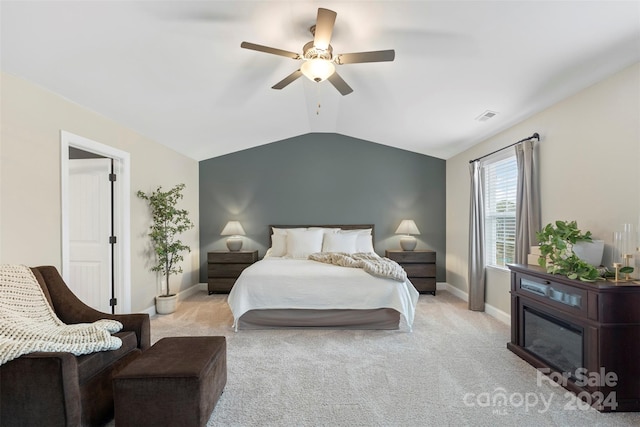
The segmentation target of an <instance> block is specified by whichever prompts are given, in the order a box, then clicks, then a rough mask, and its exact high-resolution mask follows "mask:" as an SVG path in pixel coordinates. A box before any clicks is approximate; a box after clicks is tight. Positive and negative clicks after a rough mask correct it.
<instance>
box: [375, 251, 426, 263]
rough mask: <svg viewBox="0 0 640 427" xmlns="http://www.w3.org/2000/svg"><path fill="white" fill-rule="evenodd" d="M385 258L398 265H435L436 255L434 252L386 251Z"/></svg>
mask: <svg viewBox="0 0 640 427" xmlns="http://www.w3.org/2000/svg"><path fill="white" fill-rule="evenodd" d="M385 256H386V257H387V258H389V259H392V260H394V261H395V262H397V263H398V264H411V263H432V262H433V263H435V262H436V253H435V252H434V251H391V250H387V251H386V254H385Z"/></svg>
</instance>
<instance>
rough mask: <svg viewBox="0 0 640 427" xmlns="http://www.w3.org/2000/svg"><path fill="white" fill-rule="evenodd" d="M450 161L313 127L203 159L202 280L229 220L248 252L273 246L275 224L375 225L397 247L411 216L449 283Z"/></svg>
mask: <svg viewBox="0 0 640 427" xmlns="http://www.w3.org/2000/svg"><path fill="white" fill-rule="evenodd" d="M445 168H446V162H445V160H442V159H438V158H435V157H430V156H425V155H422V154H417V153H413V152H410V151H405V150H400V149H397V148H392V147H389V146H386V145H381V144H377V143H373V142H369V141H364V140H361V139H356V138H351V137H348V136H344V135H338V134H330V133H312V134H307V135H302V136H298V137H294V138H290V139H285V140H282V141H277V142H273V143H271V144H266V145H262V146H259V147H255V148H251V149H248V150H244V151H240V152H236V153H232V154H228V155H225V156H220V157H214V158H211V159H208V160H203V161H201V162H200V263H201V264H200V265H201V268H200V281H201V282H206V281H207V265H206V259H207V252H208V251H211V250H226V249H227V248H226V245H225V240H226V236H221V235H220V232H221V231H222V228H223V227H224V226H225V224H226V223H227V221H229V220H238V221H240V223H241V224H242V226H243V227H244V230H245V232H246V233H247V235H246V236H244V237H243V240H244V244H243V247H242V249H243V250H253V249H257V250H258V255H259V256H260V257H263V256H264V254H265V252H266V250H267V249H268V248H269V246H270V240H269V225H270V224H288V225H293V224H319V225H320V224H375V239H374V246H375V249H376V252H377V253H378V254H380V255H384V251H385V249H399V248H400V243H399V241H400V236H398V235H396V234H394V232H395V230H396V228H397V227H398V225H399V224H400V221H401V220H402V219H405V218H408V219H413V220H414V221H415V222H416V225H417V226H418V229H419V230H420V232H421V234H420V235H419V236H416V238H417V239H418V247H417V249H432V250H435V251H436V252H437V280H438V281H439V282H443V281H445V249H446V248H445V229H446V227H445V226H446V223H445V221H446V212H445V207H446V206H445V197H446V182H445V178H446V170H445Z"/></svg>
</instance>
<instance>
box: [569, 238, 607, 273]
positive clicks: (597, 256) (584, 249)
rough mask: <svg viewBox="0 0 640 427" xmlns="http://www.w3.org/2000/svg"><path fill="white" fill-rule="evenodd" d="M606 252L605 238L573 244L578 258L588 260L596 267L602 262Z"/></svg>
mask: <svg viewBox="0 0 640 427" xmlns="http://www.w3.org/2000/svg"><path fill="white" fill-rule="evenodd" d="M603 252H604V240H593V241H591V242H577V243H576V244H575V245H573V253H575V254H576V255H577V256H578V258H580V259H581V260H583V261H585V262H588V263H589V264H591V265H593V266H594V267H600V264H602V254H603Z"/></svg>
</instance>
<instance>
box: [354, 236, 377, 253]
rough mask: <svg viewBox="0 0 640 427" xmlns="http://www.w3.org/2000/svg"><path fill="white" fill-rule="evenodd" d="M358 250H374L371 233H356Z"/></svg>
mask: <svg viewBox="0 0 640 427" xmlns="http://www.w3.org/2000/svg"><path fill="white" fill-rule="evenodd" d="M356 252H374V250H373V236H372V235H371V234H364V233H360V234H356Z"/></svg>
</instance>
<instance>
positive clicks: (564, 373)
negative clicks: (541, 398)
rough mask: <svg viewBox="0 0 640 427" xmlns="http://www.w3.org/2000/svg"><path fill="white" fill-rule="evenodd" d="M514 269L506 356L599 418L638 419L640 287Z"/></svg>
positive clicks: (533, 269)
mask: <svg viewBox="0 0 640 427" xmlns="http://www.w3.org/2000/svg"><path fill="white" fill-rule="evenodd" d="M509 269H510V270H511V342H509V343H508V344H507V348H508V349H509V350H511V351H512V352H514V353H515V354H517V355H518V356H520V357H521V358H522V359H524V360H525V361H527V362H529V363H530V364H531V365H533V366H535V367H536V368H539V369H541V370H542V371H543V372H548V373H549V374H548V376H550V377H551V378H552V379H554V380H556V382H558V383H560V384H561V385H563V386H564V387H565V388H566V389H568V390H570V391H572V392H574V393H575V394H576V395H577V396H578V397H579V398H581V399H582V400H583V401H585V402H587V403H589V404H591V405H592V406H593V407H594V408H595V409H597V410H599V411H603V412H609V411H619V412H621V411H627V412H631V411H633V412H638V411H640V285H638V284H633V283H629V282H627V283H613V282H605V281H599V282H595V283H586V282H581V281H579V280H571V279H569V278H567V277H565V276H560V275H553V274H547V273H546V272H545V271H544V270H543V269H542V268H539V267H537V266H531V265H517V264H512V265H509ZM554 334H555V335H556V336H555V337H554ZM545 340H546V341H549V344H548V345H545ZM567 366H570V367H572V368H573V367H577V368H578V369H576V371H577V372H573V369H566V368H567ZM565 378H566V379H565Z"/></svg>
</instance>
